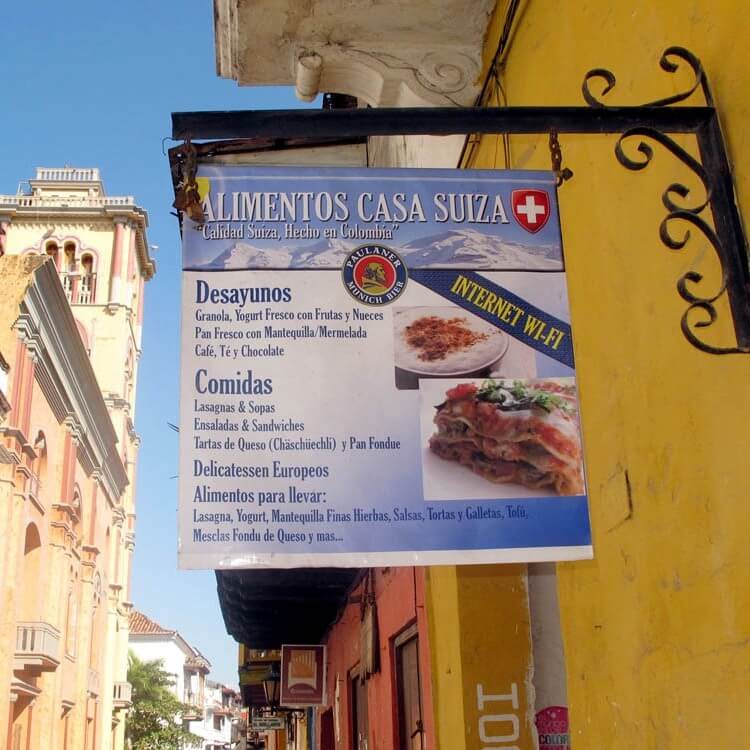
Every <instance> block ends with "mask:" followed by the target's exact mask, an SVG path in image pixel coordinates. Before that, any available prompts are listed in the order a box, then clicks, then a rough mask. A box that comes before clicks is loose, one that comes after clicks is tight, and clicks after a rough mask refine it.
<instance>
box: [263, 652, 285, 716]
mask: <svg viewBox="0 0 750 750" xmlns="http://www.w3.org/2000/svg"><path fill="white" fill-rule="evenodd" d="M280 683H281V674H280V673H279V668H278V667H277V666H276V662H274V663H273V664H271V666H270V667H269V668H268V671H267V672H266V676H265V677H264V678H263V692H264V693H265V696H266V703H267V704H268V705H269V706H271V708H276V706H278V705H279V685H280Z"/></svg>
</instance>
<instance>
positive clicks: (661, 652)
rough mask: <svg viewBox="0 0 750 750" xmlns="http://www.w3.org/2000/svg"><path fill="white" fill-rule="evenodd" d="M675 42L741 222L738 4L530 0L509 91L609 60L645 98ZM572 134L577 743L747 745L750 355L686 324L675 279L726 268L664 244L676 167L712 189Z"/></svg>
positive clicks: (569, 98)
mask: <svg viewBox="0 0 750 750" xmlns="http://www.w3.org/2000/svg"><path fill="white" fill-rule="evenodd" d="M498 32H499V24H497V23H496V24H495V25H494V26H493V28H492V30H491V33H490V35H489V38H488V40H487V50H486V52H487V54H486V59H491V56H492V53H493V52H494V50H495V47H496V45H497V39H498ZM672 44H679V45H683V46H686V47H688V48H689V49H691V50H692V51H693V52H694V53H695V54H697V55H698V56H699V57H700V58H701V59H702V61H703V63H704V66H705V68H706V70H707V73H708V76H709V80H710V82H711V84H712V87H713V90H714V95H715V97H716V100H717V105H718V108H719V111H720V113H721V116H722V120H723V125H724V128H725V131H726V135H727V141H728V144H729V150H730V156H731V159H732V161H733V164H734V168H735V170H736V182H737V185H738V189H739V199H740V207H741V211H742V213H743V215H744V216H745V218H746V221H747V217H750V176H749V173H748V170H747V169H746V168H745V166H744V165H745V164H746V163H747V161H748V158H750V136H749V135H748V130H747V127H746V122H747V119H748V114H750V112H748V110H749V109H750V98H749V97H748V96H747V92H748V90H750V58H749V57H748V56H747V49H748V47H750V24H749V23H747V22H746V19H744V18H743V12H742V5H741V4H740V3H739V2H736V1H735V2H732V1H731V0H724V1H723V2H709V1H708V0H703V1H701V2H699V1H697V0H679V2H678V1H676V0H662V2H659V3H654V2H648V1H647V0H629V2H607V3H604V2H593V1H588V2H584V1H583V0H581V1H580V2H579V1H577V2H567V3H558V2H553V1H552V0H530V1H529V2H525V3H522V10H521V13H520V15H519V23H518V26H517V30H516V33H515V34H514V36H513V39H512V45H511V48H510V51H509V53H508V57H507V59H506V64H505V65H504V69H503V71H502V74H501V80H502V83H503V87H504V90H505V94H506V96H507V101H508V103H509V104H511V105H563V104H582V103H583V102H582V98H581V94H580V86H581V81H582V79H583V76H584V74H585V73H586V71H588V70H589V69H591V68H594V67H607V68H610V69H611V70H613V71H614V72H615V73H616V75H617V77H618V85H617V87H616V88H615V90H614V91H612V92H611V94H610V99H611V100H612V101H613V103H614V102H617V103H622V104H636V103H639V102H642V101H647V100H649V99H656V98H660V97H662V96H667V95H670V94H672V93H674V92H675V91H677V90H679V88H680V87H681V85H682V84H684V83H685V82H687V81H689V75H688V74H687V73H684V74H683V73H679V74H677V75H670V74H668V73H665V72H664V71H662V70H661V69H660V68H659V66H658V59H659V56H660V54H661V52H662V50H663V49H664V48H666V47H667V46H669V45H672ZM695 103H701V102H700V100H699V99H696V100H695ZM681 142H683V143H686V144H689V143H690V140H689V139H687V140H685V139H683V140H682V141H681ZM561 143H562V148H563V156H564V162H565V163H566V164H567V166H569V167H570V168H571V169H572V170H573V171H574V173H575V177H574V179H573V180H571V181H570V182H568V183H566V184H565V185H564V186H563V187H562V188H561V190H560V208H561V216H562V223H563V235H564V244H565V252H566V260H567V268H568V285H569V290H570V300H571V313H572V320H573V330H574V337H575V347H576V358H577V367H578V379H579V388H580V395H581V410H582V419H583V427H584V439H585V443H586V459H587V474H588V480H589V485H590V496H591V520H592V526H593V534H594V546H595V559H594V560H593V561H590V562H579V563H569V564H564V565H560V566H559V567H558V577H559V583H558V585H559V594H560V607H561V617H562V627H563V636H564V642H565V651H566V665H567V682H568V695H569V705H570V710H571V736H572V746H573V747H574V748H576V750H584V749H589V748H590V749H591V750H600V749H601V748H608V750H615V749H616V748H623V749H624V748H627V749H628V750H632V749H633V748H658V750H663V749H664V748H678V747H715V748H729V747H739V746H741V745H742V744H743V743H744V742H745V739H744V738H745V736H746V729H745V724H746V721H747V719H746V717H747V715H748V712H749V710H750V691H749V690H748V680H747V675H748V671H749V670H750V585H749V584H748V575H747V569H748V566H749V565H750V547H749V546H748V544H747V533H748V529H749V528H750V504H748V502H747V495H748V492H750V481H749V480H748V469H747V465H748V458H747V455H748V450H747V445H748V440H747V437H746V435H747V431H748V425H750V393H749V386H750V357H749V356H747V355H730V356H726V357H717V356H712V355H708V354H705V353H702V352H700V351H698V350H696V349H694V348H693V347H692V346H690V345H689V344H688V343H687V342H686V340H685V339H684V338H683V336H682V333H681V332H680V327H679V324H680V317H681V316H682V314H683V311H684V309H685V303H684V302H683V301H682V300H681V299H680V297H679V296H678V294H677V292H676V289H675V284H676V282H677V280H678V278H679V277H680V276H681V275H682V274H683V273H685V272H686V271H687V270H690V269H694V270H698V271H700V272H701V273H703V274H705V276H706V281H705V282H704V283H705V286H706V287H707V288H709V289H712V288H713V289H715V288H716V286H717V284H718V283H719V276H718V263H717V262H716V260H715V258H714V256H713V253H712V251H711V249H710V247H709V246H708V244H707V243H705V242H703V241H701V240H700V239H699V237H698V234H697V233H696V232H694V233H693V234H694V237H693V239H692V240H691V241H690V242H689V244H688V246H687V248H686V249H685V250H683V251H682V252H670V251H668V250H667V249H666V248H664V246H663V245H661V244H660V242H659V238H658V226H659V223H660V221H661V220H662V218H663V216H664V208H663V206H662V204H661V193H662V191H663V190H664V188H665V187H666V186H667V185H668V184H669V183H670V182H672V181H674V180H680V181H685V182H686V184H688V185H690V186H691V187H693V189H694V192H695V193H696V196H697V195H700V191H699V186H698V184H697V183H696V181H695V180H694V179H691V178H690V176H689V173H688V171H687V169H686V168H684V167H683V166H682V165H681V164H680V163H679V162H677V161H676V160H675V159H674V158H673V157H672V156H671V155H669V154H668V153H667V152H666V151H665V150H664V149H662V148H661V147H659V146H658V145H655V152H656V155H655V159H654V161H653V163H652V165H651V166H650V167H649V168H648V169H647V170H645V171H643V172H638V173H635V172H628V171H627V170H625V169H624V168H623V167H621V166H620V165H619V164H618V163H617V162H616V160H615V157H614V153H613V149H614V143H615V139H614V138H613V137H591V136H587V137H571V136H562V137H561ZM510 153H511V161H510V164H509V166H512V167H517V168H548V167H549V154H548V151H547V143H546V138H518V137H517V138H513V139H511V143H510ZM630 153H634V149H631V151H630ZM503 154H504V149H503V144H502V141H500V140H499V139H496V138H487V139H485V140H484V142H483V143H482V145H481V147H480V148H479V149H478V150H477V151H476V152H475V153H474V155H473V158H472V166H476V167H491V166H505V165H504V163H503V162H504V158H503ZM718 311H719V315H720V320H719V323H717V325H715V326H714V329H715V330H712V331H711V332H708V333H705V336H706V340H708V341H712V342H714V343H721V344H725V345H731V343H732V329H731V325H730V320H729V316H728V314H727V308H726V305H720V306H719V307H718ZM628 485H629V488H630V499H628Z"/></svg>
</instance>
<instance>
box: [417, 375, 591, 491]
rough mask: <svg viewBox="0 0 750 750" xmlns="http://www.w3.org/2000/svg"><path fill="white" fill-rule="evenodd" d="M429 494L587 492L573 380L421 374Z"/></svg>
mask: <svg viewBox="0 0 750 750" xmlns="http://www.w3.org/2000/svg"><path fill="white" fill-rule="evenodd" d="M419 389H420V402H421V407H420V422H421V435H422V444H423V446H424V448H423V453H422V481H423V490H424V499H425V500H429V501H432V500H462V499H467V500H469V499H470V500H491V499H501V500H503V499H511V498H534V497H561V496H574V495H582V494H584V492H585V489H584V477H583V451H582V448H581V436H580V428H579V424H578V401H577V398H576V389H575V380H574V379H573V378H538V379H537V378H534V379H523V380H518V379H507V378H505V379H502V378H485V379H469V378H461V379H445V380H420V383H419Z"/></svg>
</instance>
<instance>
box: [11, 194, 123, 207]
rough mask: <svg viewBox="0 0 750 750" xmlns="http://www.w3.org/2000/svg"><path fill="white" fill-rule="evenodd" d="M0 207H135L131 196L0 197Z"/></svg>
mask: <svg viewBox="0 0 750 750" xmlns="http://www.w3.org/2000/svg"><path fill="white" fill-rule="evenodd" d="M0 205H2V206H6V207H12V208H13V207H14V208H119V207H124V206H126V207H135V205H136V204H135V198H134V197H133V196H132V195H0Z"/></svg>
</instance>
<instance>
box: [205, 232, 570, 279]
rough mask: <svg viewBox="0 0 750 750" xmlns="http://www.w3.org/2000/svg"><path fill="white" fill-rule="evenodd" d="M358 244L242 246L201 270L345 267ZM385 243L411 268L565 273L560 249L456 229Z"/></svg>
mask: <svg viewBox="0 0 750 750" xmlns="http://www.w3.org/2000/svg"><path fill="white" fill-rule="evenodd" d="M375 242H377V240H376V241H375ZM358 244H365V243H364V242H363V241H362V242H357V241H352V240H342V239H322V240H318V241H316V242H313V243H311V244H307V245H294V246H285V245H279V246H277V247H271V248H266V247H264V248H261V247H257V246H255V245H252V244H250V243H248V242H242V241H239V242H236V243H235V244H234V245H232V246H231V247H230V248H228V249H227V250H225V251H224V252H223V253H221V254H220V255H218V256H217V257H216V258H214V259H213V260H212V261H210V262H209V263H205V264H201V265H199V266H197V267H198V268H200V269H202V270H208V269H214V270H239V269H242V268H276V269H282V268H340V267H341V265H342V263H343V261H344V258H345V257H346V255H347V254H348V253H349V252H350V251H351V250H352V249H354V248H355V247H356V246H357V245H358ZM385 244H386V245H390V246H393V247H394V249H395V250H396V251H397V252H398V253H399V254H400V255H401V257H402V258H403V259H404V260H405V261H406V264H407V266H408V267H409V268H477V269H482V268H485V269H493V270H522V269H531V270H545V271H546V270H556V269H562V253H561V250H560V247H559V245H525V244H523V243H520V242H515V241H512V240H505V239H501V238H500V237H493V236H491V235H488V234H484V233H483V232H479V231H477V230H475V229H454V230H448V231H445V232H441V233H440V234H434V235H430V236H429V237H419V238H415V239H413V240H411V241H409V242H408V243H407V244H405V245H403V246H401V247H399V246H397V245H396V246H394V245H393V243H392V242H387V241H386V242H385Z"/></svg>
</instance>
